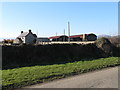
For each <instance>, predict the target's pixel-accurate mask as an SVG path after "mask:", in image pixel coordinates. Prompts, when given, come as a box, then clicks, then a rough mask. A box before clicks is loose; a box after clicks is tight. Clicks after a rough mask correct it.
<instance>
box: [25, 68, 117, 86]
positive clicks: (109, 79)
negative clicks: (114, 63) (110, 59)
mask: <svg viewBox="0 0 120 90" xmlns="http://www.w3.org/2000/svg"><path fill="white" fill-rule="evenodd" d="M24 88H118V67H113V68H106V69H102V70H99V71H94V72H89V73H84V74H81V75H75V76H71V77H68V78H64V79H60V80H54V81H51V82H47V83H42V84H36V85H31V86H27V87H24Z"/></svg>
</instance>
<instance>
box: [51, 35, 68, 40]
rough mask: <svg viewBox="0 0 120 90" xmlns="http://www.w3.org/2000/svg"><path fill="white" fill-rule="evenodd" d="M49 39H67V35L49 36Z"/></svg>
mask: <svg viewBox="0 0 120 90" xmlns="http://www.w3.org/2000/svg"><path fill="white" fill-rule="evenodd" d="M49 39H50V41H68V36H66V35H61V36H52V37H49Z"/></svg>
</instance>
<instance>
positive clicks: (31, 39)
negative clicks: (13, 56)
mask: <svg viewBox="0 0 120 90" xmlns="http://www.w3.org/2000/svg"><path fill="white" fill-rule="evenodd" d="M36 39H37V36H36V34H33V33H32V32H31V30H29V32H23V31H21V34H20V35H19V36H18V37H17V38H16V39H15V40H14V42H13V43H15V44H21V43H24V44H33V43H35V42H36Z"/></svg>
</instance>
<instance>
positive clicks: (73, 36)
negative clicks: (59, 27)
mask: <svg viewBox="0 0 120 90" xmlns="http://www.w3.org/2000/svg"><path fill="white" fill-rule="evenodd" d="M83 35H84V34H81V35H72V36H70V38H77V37H80V38H83ZM85 35H88V34H85Z"/></svg>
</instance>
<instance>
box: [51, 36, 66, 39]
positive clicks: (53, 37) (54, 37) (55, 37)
mask: <svg viewBox="0 0 120 90" xmlns="http://www.w3.org/2000/svg"><path fill="white" fill-rule="evenodd" d="M62 36H65V37H68V36H66V35H61V36H52V37H49V39H57V38H60V37H62Z"/></svg>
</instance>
